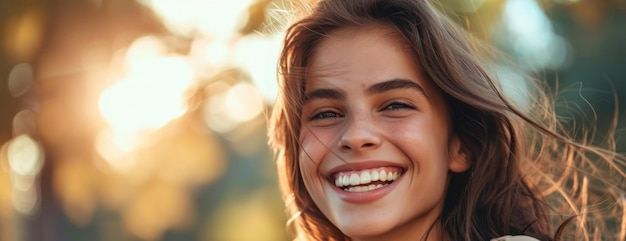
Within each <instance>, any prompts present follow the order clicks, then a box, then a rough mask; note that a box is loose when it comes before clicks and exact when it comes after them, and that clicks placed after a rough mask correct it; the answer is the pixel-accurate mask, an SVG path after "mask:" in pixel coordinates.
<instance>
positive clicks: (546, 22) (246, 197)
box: [0, 0, 626, 241]
mask: <svg viewBox="0 0 626 241" xmlns="http://www.w3.org/2000/svg"><path fill="white" fill-rule="evenodd" d="M441 3H442V6H443V7H445V8H447V9H449V10H451V11H450V14H451V15H452V16H453V18H454V19H455V20H456V21H458V22H459V24H461V25H463V26H465V27H466V28H467V29H468V30H470V31H471V32H473V33H474V34H475V35H476V36H477V37H478V38H480V39H483V40H485V41H487V42H490V43H492V44H493V45H494V46H496V47H498V48H499V49H501V50H503V51H504V52H505V53H507V54H508V55H510V57H511V58H512V59H513V60H514V61H515V62H516V63H518V64H519V65H518V66H516V67H517V68H515V69H512V68H507V67H502V68H499V69H498V70H497V71H498V74H499V75H500V77H501V78H502V80H503V81H504V82H505V87H507V89H508V90H510V91H509V92H510V94H511V95H512V96H514V97H515V98H516V99H517V100H519V101H525V99H527V98H528V97H527V96H520V95H517V96H516V93H517V92H516V91H515V90H516V89H518V88H524V86H525V82H524V78H523V77H522V76H526V75H533V76H536V77H538V78H540V79H543V80H545V81H547V83H548V84H549V86H551V87H552V88H553V91H554V93H555V94H556V95H557V96H558V98H557V100H556V103H557V111H558V113H559V115H560V116H562V117H563V118H564V120H565V121H566V122H568V123H570V124H572V125H573V126H579V124H580V123H586V124H588V125H591V126H596V127H597V128H598V134H599V135H598V138H602V135H601V134H602V132H603V130H606V128H607V127H608V126H609V123H610V121H611V120H612V119H613V117H614V116H615V115H618V116H621V118H620V122H619V127H618V131H617V137H618V146H617V148H618V150H619V151H621V152H624V151H625V150H626V146H625V144H624V142H623V141H620V140H619V137H620V136H621V133H623V132H624V131H623V130H624V128H625V124H624V121H626V111H624V110H621V111H619V112H617V114H616V113H615V109H623V108H620V107H623V106H626V1H624V0H472V1H466V0H445V1H442V2H441ZM292 8H293V3H292V2H291V1H289V0H221V1H220V0H0V147H1V149H0V240H2V241H30V240H33V241H35V240H37V241H42V240H45V241H74V240H92V241H140V240H146V241H157V240H167V241H173V240H198V241H248V240H249V241H253V240H254V241H263V240H267V241H278V240H288V236H287V234H286V231H285V222H286V218H285V216H284V213H285V212H284V211H283V204H282V201H281V199H280V194H279V191H278V188H277V185H276V177H275V165H274V163H273V160H272V154H271V152H270V151H269V149H268V147H267V144H266V143H267V139H266V129H265V127H266V122H265V118H266V114H267V112H268V110H270V109H271V105H272V103H273V101H274V96H275V94H276V85H275V74H276V71H275V64H276V61H277V55H278V51H279V49H280V39H281V36H282V32H283V30H284V29H285V26H286V25H287V23H288V21H289V19H290V10H291V9H292ZM614 92H616V93H617V95H618V97H619V99H618V98H615V95H614ZM618 104H619V105H618Z"/></svg>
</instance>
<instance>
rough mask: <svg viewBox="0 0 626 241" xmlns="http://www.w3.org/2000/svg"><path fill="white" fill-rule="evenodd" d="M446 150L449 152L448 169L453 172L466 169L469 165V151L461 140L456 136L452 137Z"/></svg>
mask: <svg viewBox="0 0 626 241" xmlns="http://www.w3.org/2000/svg"><path fill="white" fill-rule="evenodd" d="M448 150H449V152H450V160H449V163H448V169H449V170H450V171H451V172H455V173H461V172H464V171H467V169H469V167H470V162H469V153H467V151H466V149H465V148H463V146H462V145H461V140H460V139H459V137H458V136H454V137H452V139H451V140H450V144H449V149H448Z"/></svg>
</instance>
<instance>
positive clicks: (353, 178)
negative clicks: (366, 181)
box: [350, 173, 361, 186]
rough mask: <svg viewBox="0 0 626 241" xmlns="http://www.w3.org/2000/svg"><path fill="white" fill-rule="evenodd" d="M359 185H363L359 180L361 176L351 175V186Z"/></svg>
mask: <svg viewBox="0 0 626 241" xmlns="http://www.w3.org/2000/svg"><path fill="white" fill-rule="evenodd" d="M359 184H361V182H360V180H359V175H357V174H355V173H352V175H350V185H352V186H355V185H359Z"/></svg>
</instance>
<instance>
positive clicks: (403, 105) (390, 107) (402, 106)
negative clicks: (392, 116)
mask: <svg viewBox="0 0 626 241" xmlns="http://www.w3.org/2000/svg"><path fill="white" fill-rule="evenodd" d="M400 109H411V110H415V109H417V108H416V107H415V105H412V104H409V103H405V102H399V101H394V102H391V103H389V104H388V105H386V106H385V107H384V108H383V109H382V110H391V111H395V110H400Z"/></svg>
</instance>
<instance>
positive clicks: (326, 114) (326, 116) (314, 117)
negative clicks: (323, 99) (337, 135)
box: [309, 110, 343, 121]
mask: <svg viewBox="0 0 626 241" xmlns="http://www.w3.org/2000/svg"><path fill="white" fill-rule="evenodd" d="M329 115H332V116H329ZM339 117H343V115H341V114H339V113H337V112H334V111H330V110H326V111H320V112H316V113H315V114H313V115H311V117H309V120H310V121H311V120H320V119H329V118H339Z"/></svg>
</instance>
